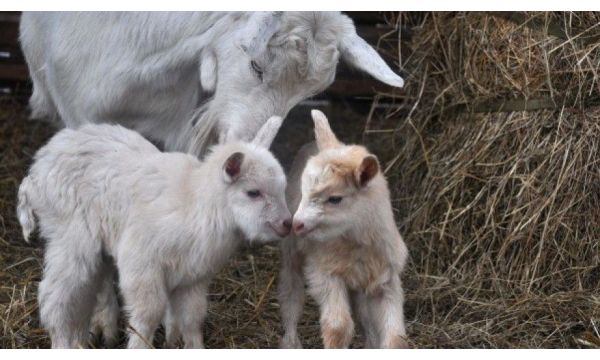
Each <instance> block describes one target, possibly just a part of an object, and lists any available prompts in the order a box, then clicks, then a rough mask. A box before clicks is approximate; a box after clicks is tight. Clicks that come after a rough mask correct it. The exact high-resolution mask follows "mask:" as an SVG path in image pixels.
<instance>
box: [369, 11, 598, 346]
mask: <svg viewBox="0 0 600 360" xmlns="http://www.w3.org/2000/svg"><path fill="white" fill-rule="evenodd" d="M515 19H516V20H519V19H521V20H524V22H525V23H521V22H519V21H517V22H515ZM390 22H391V23H392V24H397V25H402V26H410V27H412V29H413V30H414V31H413V36H412V38H411V39H410V41H409V42H406V43H405V42H403V43H402V49H403V52H402V53H403V58H402V61H400V59H398V60H399V62H402V66H403V68H404V69H405V70H406V72H407V73H409V74H410V78H409V79H408V81H407V87H406V89H405V91H406V92H405V93H403V94H382V95H381V99H380V100H387V101H393V102H395V103H396V104H397V105H395V106H393V107H392V108H391V109H389V110H387V111H386V112H385V113H384V114H381V115H382V116H380V121H375V120H372V121H371V124H372V125H373V126H376V127H377V126H378V128H376V129H375V131H376V132H377V134H378V136H377V141H378V144H381V134H385V133H386V132H385V131H382V129H383V128H384V127H386V126H388V127H389V126H392V127H393V129H392V130H393V131H391V130H390V132H391V135H390V136H389V137H388V140H389V142H388V143H387V145H386V146H383V147H382V146H381V145H379V148H378V149H377V152H378V154H380V155H381V156H382V157H383V158H384V159H386V160H388V161H387V166H388V176H389V177H390V183H391V186H392V188H393V193H394V197H395V201H394V204H395V207H396V208H397V209H398V211H399V213H398V219H399V220H400V226H401V228H402V230H403V234H405V237H406V240H407V242H408V246H409V249H410V250H411V254H412V264H411V269H410V271H409V273H408V274H407V275H406V277H405V278H406V281H407V283H408V284H409V289H408V290H407V294H408V303H407V308H408V310H409V314H408V319H412V323H411V324H409V328H410V329H411V330H410V332H411V336H412V339H413V340H414V341H415V345H417V346H443V347H598V346H600V335H599V333H598V329H599V326H600V241H599V240H600V210H599V205H600V157H599V154H600V152H599V150H600V106H598V105H599V104H600V77H599V75H598V74H600V46H598V41H597V40H598V39H600V37H599V35H600V26H599V22H600V15H599V14H598V13H533V14H517V15H515V16H513V15H507V14H486V13H425V14H414V13H408V14H403V15H401V16H397V15H396V16H392V17H391V18H390Z"/></svg>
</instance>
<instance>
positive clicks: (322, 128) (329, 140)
mask: <svg viewBox="0 0 600 360" xmlns="http://www.w3.org/2000/svg"><path fill="white" fill-rule="evenodd" d="M310 115H311V116H312V118H313V122H314V123H315V140H316V142H317V147H318V148H319V151H323V150H325V149H331V148H336V147H339V146H341V145H342V144H341V143H340V141H339V140H338V139H337V137H336V136H335V134H334V133H333V131H332V130H331V127H330V126H329V121H328V120H327V117H326V116H325V114H323V113H322V112H321V111H319V110H316V109H314V110H312V111H311V112H310Z"/></svg>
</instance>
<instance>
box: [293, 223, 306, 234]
mask: <svg viewBox="0 0 600 360" xmlns="http://www.w3.org/2000/svg"><path fill="white" fill-rule="evenodd" d="M302 229H304V223H303V222H302V221H297V222H296V221H294V232H296V233H299V232H301V231H302Z"/></svg>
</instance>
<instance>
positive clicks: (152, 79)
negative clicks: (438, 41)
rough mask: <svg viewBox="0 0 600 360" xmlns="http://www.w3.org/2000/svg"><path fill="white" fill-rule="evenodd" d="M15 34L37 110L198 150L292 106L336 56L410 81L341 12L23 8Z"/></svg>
mask: <svg viewBox="0 0 600 360" xmlns="http://www.w3.org/2000/svg"><path fill="white" fill-rule="evenodd" d="M20 39H21V44H22V47H23V53H24V54H25V58H26V60H27V64H28V66H29V72H30V74H31V78H32V80H33V95H32V96H31V99H30V106H31V110H32V116H33V117H34V118H44V117H50V118H60V119H61V120H62V122H63V123H64V124H65V125H66V126H67V127H71V128H76V127H78V126H80V125H82V124H85V123H90V122H91V123H101V122H117V123H119V124H121V125H124V126H126V127H129V128H132V129H135V130H136V131H138V132H140V133H141V134H142V135H144V136H146V137H148V138H151V139H153V140H155V141H157V142H160V143H162V144H164V145H165V148H166V149H167V150H177V151H188V152H191V153H194V154H197V155H200V154H204V152H205V150H206V147H207V146H208V145H209V144H210V143H211V142H213V141H215V140H223V139H244V140H249V139H252V138H253V136H254V135H255V134H256V132H257V131H258V129H259V128H260V127H261V126H262V125H263V124H264V121H265V119H268V118H269V117H270V116H272V115H279V116H281V117H285V115H286V114H287V113H288V111H289V110H290V109H291V108H292V107H294V106H295V105H296V104H297V103H299V102H300V101H301V100H303V99H306V98H308V97H310V96H312V95H314V94H316V93H318V92H321V91H322V90H324V89H325V88H326V87H328V86H329V85H330V84H331V83H332V82H333V79H334V77H335V71H336V66H337V63H338V59H339V58H340V57H341V58H342V59H345V60H346V61H348V62H349V63H350V64H352V65H353V66H356V67H358V68H359V69H362V70H363V71H366V72H368V73H370V74H371V75H373V76H374V77H375V78H377V79H379V80H381V81H383V82H386V83H388V84H390V85H392V86H398V87H401V86H403V81H402V79H401V78H400V77H399V76H397V75H396V74H394V72H393V71H392V70H391V69H390V68H389V67H388V66H387V65H386V64H385V62H384V61H383V60H382V59H381V57H380V56H379V55H378V54H377V53H376V52H375V50H373V48H371V47H370V46H369V45H368V44H367V43H366V42H365V41H364V40H362V39H361V38H360V37H358V35H356V31H355V28H354V25H353V23H352V20H350V18H348V17H347V16H345V15H341V14H340V13H338V12H289V13H288V12H285V13H270V12H252V13H228V12H151V13H145V12H126V13H121V12H108V13H74V12H66V13H63V12H50V13H29V12H25V13H24V14H23V16H22V18H21V33H20Z"/></svg>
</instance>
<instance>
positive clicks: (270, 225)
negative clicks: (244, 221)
mask: <svg viewBox="0 0 600 360" xmlns="http://www.w3.org/2000/svg"><path fill="white" fill-rule="evenodd" d="M268 224H269V227H270V228H271V230H273V231H274V232H275V234H277V236H279V237H281V238H284V237H286V236H288V235H289V233H290V232H289V231H286V230H283V231H281V230H280V229H277V227H275V226H273V224H271V223H268Z"/></svg>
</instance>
